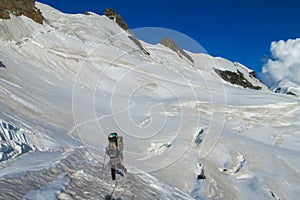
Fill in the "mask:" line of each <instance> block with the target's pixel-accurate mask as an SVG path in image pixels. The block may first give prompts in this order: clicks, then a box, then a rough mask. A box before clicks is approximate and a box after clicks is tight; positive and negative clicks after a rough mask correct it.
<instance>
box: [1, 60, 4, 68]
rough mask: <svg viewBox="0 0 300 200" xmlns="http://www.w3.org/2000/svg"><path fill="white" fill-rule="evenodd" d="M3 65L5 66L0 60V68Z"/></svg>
mask: <svg viewBox="0 0 300 200" xmlns="http://www.w3.org/2000/svg"><path fill="white" fill-rule="evenodd" d="M1 67H3V68H5V65H4V64H3V62H2V61H1V60H0V68H1Z"/></svg>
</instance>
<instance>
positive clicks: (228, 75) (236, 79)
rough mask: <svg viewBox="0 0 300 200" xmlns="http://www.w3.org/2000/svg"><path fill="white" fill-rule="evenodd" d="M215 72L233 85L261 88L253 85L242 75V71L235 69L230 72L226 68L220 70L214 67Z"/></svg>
mask: <svg viewBox="0 0 300 200" xmlns="http://www.w3.org/2000/svg"><path fill="white" fill-rule="evenodd" d="M214 70H215V72H216V73H217V74H218V75H219V76H220V77H221V78H222V79H223V80H225V81H227V82H229V83H231V84H234V85H240V86H242V87H244V88H250V89H254V90H261V89H262V88H261V87H260V86H254V85H253V84H252V83H250V82H249V81H248V80H247V79H246V78H245V77H244V75H243V73H242V72H240V71H239V70H237V72H232V71H228V70H224V71H223V70H220V69H214Z"/></svg>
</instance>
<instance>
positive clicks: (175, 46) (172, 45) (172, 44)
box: [159, 38, 194, 63]
mask: <svg viewBox="0 0 300 200" xmlns="http://www.w3.org/2000/svg"><path fill="white" fill-rule="evenodd" d="M159 43H160V44H162V45H164V46H166V47H169V48H170V49H172V50H173V51H175V52H176V53H177V54H178V55H179V57H181V58H182V57H185V58H187V59H188V60H189V61H191V62H192V63H194V60H193V58H192V57H191V56H190V55H189V54H187V53H186V52H185V51H184V50H183V49H182V48H181V47H180V46H179V45H178V44H177V43H176V42H175V41H174V40H172V39H171V38H164V39H162V40H161V41H160V42H159Z"/></svg>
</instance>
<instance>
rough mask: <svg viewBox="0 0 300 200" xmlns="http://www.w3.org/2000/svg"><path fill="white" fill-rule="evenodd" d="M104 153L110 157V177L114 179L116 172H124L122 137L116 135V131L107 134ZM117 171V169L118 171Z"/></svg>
mask: <svg viewBox="0 0 300 200" xmlns="http://www.w3.org/2000/svg"><path fill="white" fill-rule="evenodd" d="M106 154H107V155H108V156H109V159H110V169H111V178H112V180H116V172H117V171H118V170H122V172H123V173H126V172H127V170H126V168H125V167H124V163H123V162H124V160H123V137H122V136H118V134H117V133H110V134H109V135H108V146H107V147H106ZM118 172H119V171H118Z"/></svg>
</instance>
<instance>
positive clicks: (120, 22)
mask: <svg viewBox="0 0 300 200" xmlns="http://www.w3.org/2000/svg"><path fill="white" fill-rule="evenodd" d="M104 15H105V16H107V17H108V18H109V19H111V20H114V21H115V22H116V23H117V24H118V25H119V26H120V27H121V28H122V29H124V30H125V31H128V30H129V28H128V25H127V23H126V22H125V21H124V20H123V18H122V17H121V16H120V15H119V14H118V13H117V12H116V11H115V10H114V9H112V8H107V9H106V10H105V11H104Z"/></svg>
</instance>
